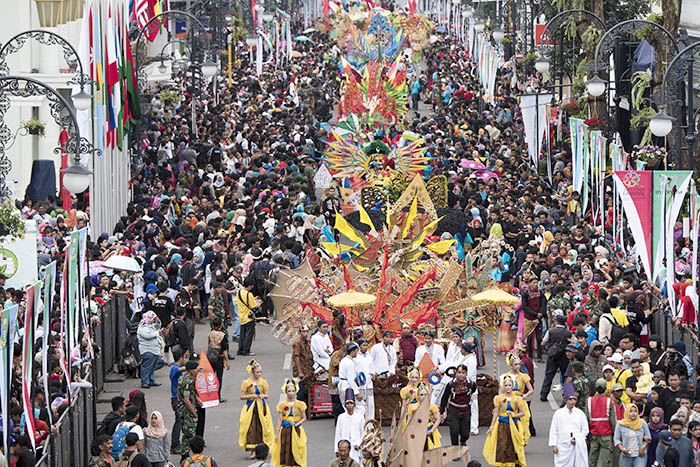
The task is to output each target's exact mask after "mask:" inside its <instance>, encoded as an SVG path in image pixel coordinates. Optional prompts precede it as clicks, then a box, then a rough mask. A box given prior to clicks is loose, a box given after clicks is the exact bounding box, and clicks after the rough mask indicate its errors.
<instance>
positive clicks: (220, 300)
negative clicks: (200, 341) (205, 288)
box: [209, 292, 231, 329]
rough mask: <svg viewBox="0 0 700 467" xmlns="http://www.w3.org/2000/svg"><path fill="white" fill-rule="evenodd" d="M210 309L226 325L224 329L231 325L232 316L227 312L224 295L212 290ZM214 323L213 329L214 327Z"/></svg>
mask: <svg viewBox="0 0 700 467" xmlns="http://www.w3.org/2000/svg"><path fill="white" fill-rule="evenodd" d="M209 309H210V311H211V313H212V314H213V315H214V317H215V318H219V319H220V320H221V322H222V323H223V325H224V329H227V328H228V327H229V326H230V325H231V322H230V318H229V316H228V314H227V313H226V307H225V306H224V297H222V296H221V295H220V294H218V293H216V292H212V293H211V296H210V297H209ZM209 324H211V323H209ZM213 328H214V327H213V325H212V329H213Z"/></svg>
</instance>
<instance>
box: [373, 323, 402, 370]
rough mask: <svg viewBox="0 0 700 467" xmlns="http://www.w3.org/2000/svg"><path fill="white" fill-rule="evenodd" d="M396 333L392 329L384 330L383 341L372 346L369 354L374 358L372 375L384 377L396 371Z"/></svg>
mask: <svg viewBox="0 0 700 467" xmlns="http://www.w3.org/2000/svg"><path fill="white" fill-rule="evenodd" d="M393 342H394V334H393V333H392V332H391V331H384V333H383V334H382V343H381V344H375V345H373V346H372V349H371V350H370V352H369V354H370V357H371V358H372V368H373V371H372V376H373V377H379V378H384V377H387V376H391V375H393V374H394V373H396V363H397V361H398V359H397V356H396V349H395V348H394V345H393Z"/></svg>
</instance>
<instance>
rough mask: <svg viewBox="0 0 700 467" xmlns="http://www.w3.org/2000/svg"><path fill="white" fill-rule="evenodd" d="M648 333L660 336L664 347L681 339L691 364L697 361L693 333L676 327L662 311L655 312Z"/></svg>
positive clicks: (696, 343) (695, 342) (691, 376)
mask: <svg viewBox="0 0 700 467" xmlns="http://www.w3.org/2000/svg"><path fill="white" fill-rule="evenodd" d="M649 334H656V335H658V336H660V337H661V340H663V342H664V343H665V344H666V347H670V346H671V345H673V343H674V342H676V341H683V342H684V343H685V348H686V350H687V352H688V356H689V357H690V360H691V361H692V362H693V366H694V365H695V364H697V363H698V353H697V352H698V349H699V347H698V340H697V338H696V337H695V336H694V335H693V333H691V332H689V331H686V330H684V329H680V328H678V326H674V325H673V323H671V320H670V319H669V318H667V317H666V316H665V315H664V314H663V313H661V312H656V313H655V314H654V318H653V319H652V321H651V330H650V332H649ZM689 379H690V380H691V381H692V380H693V375H690V376H689Z"/></svg>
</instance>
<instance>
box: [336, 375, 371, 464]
mask: <svg viewBox="0 0 700 467" xmlns="http://www.w3.org/2000/svg"><path fill="white" fill-rule="evenodd" d="M364 425H365V417H364V414H363V413H362V410H361V409H360V408H357V409H356V408H355V395H354V393H353V391H352V389H348V390H347V391H346V392H345V412H343V413H341V414H340V415H338V420H337V423H336V424H335V441H334V443H333V444H334V446H338V443H339V442H340V441H341V440H344V439H345V440H347V441H349V442H350V446H351V448H350V457H351V458H352V459H353V460H354V461H355V462H357V463H358V464H359V463H361V462H362V451H361V450H360V443H362V429H363V427H364Z"/></svg>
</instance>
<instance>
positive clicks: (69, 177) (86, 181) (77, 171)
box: [61, 160, 92, 195]
mask: <svg viewBox="0 0 700 467" xmlns="http://www.w3.org/2000/svg"><path fill="white" fill-rule="evenodd" d="M61 173H62V174H63V186H64V187H66V190H68V191H70V192H71V193H73V194H74V195H76V194H78V193H82V192H83V191H85V190H87V189H88V186H90V175H92V172H91V171H90V170H89V169H88V168H86V167H85V166H84V165H83V164H81V163H80V161H79V160H76V161H73V165H71V166H70V167H68V168H67V169H61Z"/></svg>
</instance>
